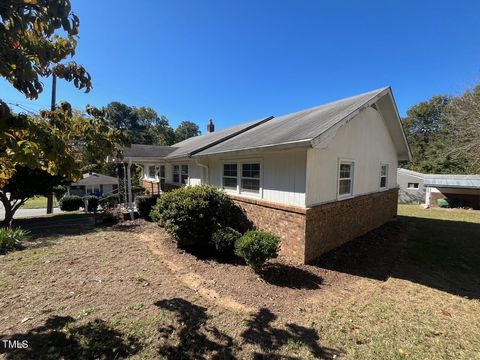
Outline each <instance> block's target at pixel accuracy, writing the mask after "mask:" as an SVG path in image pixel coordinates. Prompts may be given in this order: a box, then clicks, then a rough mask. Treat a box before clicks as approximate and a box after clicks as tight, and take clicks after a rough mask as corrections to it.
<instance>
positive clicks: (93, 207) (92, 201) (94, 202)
mask: <svg viewBox="0 0 480 360" xmlns="http://www.w3.org/2000/svg"><path fill="white" fill-rule="evenodd" d="M82 200H83V205H82V207H83V208H85V200H87V201H88V209H87V211H89V212H96V211H97V208H98V197H96V196H95V195H85V196H84V197H83V198H82Z"/></svg>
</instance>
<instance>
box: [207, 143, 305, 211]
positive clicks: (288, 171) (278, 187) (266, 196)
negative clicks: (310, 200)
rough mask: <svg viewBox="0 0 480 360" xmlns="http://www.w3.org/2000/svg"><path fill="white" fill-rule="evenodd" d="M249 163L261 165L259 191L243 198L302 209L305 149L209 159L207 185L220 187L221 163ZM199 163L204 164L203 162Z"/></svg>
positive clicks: (303, 202)
mask: <svg viewBox="0 0 480 360" xmlns="http://www.w3.org/2000/svg"><path fill="white" fill-rule="evenodd" d="M249 160H251V161H252V162H253V161H259V162H260V163H261V187H262V191H261V194H260V195H259V196H254V195H244V196H254V197H257V198H261V199H263V200H267V201H272V202H277V203H281V204H287V205H296V206H302V207H304V206H305V183H306V177H305V174H306V149H297V150H288V151H287V150H285V151H276V152H264V153H258V154H257V153H255V154H254V155H243V156H242V155H237V156H233V155H229V156H212V157H209V159H208V166H209V182H210V183H211V184H213V185H215V186H217V187H221V185H222V173H223V163H224V162H227V161H232V162H238V161H249ZM200 162H201V163H205V164H207V160H205V159H203V160H201V161H200ZM240 196H242V195H240Z"/></svg>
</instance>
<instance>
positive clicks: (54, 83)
mask: <svg viewBox="0 0 480 360" xmlns="http://www.w3.org/2000/svg"><path fill="white" fill-rule="evenodd" d="M56 98H57V75H55V74H52V104H51V107H50V110H52V111H54V110H55V107H56V103H57V99H56ZM51 213H53V192H52V193H50V194H48V196H47V214H51Z"/></svg>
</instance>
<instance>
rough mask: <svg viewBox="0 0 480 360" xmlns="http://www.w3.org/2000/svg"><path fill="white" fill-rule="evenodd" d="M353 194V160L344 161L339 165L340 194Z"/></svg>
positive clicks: (343, 195)
mask: <svg viewBox="0 0 480 360" xmlns="http://www.w3.org/2000/svg"><path fill="white" fill-rule="evenodd" d="M352 194H353V162H350V161H342V162H340V166H339V167H338V196H339V197H345V196H349V195H352Z"/></svg>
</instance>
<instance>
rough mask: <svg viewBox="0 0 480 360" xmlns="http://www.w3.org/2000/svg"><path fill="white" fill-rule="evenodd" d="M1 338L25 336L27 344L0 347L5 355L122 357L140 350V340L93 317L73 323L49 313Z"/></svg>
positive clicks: (28, 357) (20, 356) (26, 357)
mask: <svg viewBox="0 0 480 360" xmlns="http://www.w3.org/2000/svg"><path fill="white" fill-rule="evenodd" d="M3 340H10V341H12V340H18V341H20V342H22V341H24V340H26V341H27V342H28V348H24V349H8V348H5V347H3V346H2V347H0V353H3V356H4V358H5V359H12V360H13V359H15V360H23V359H25V360H26V359H40V360H41V359H123V358H126V357H128V356H130V355H134V354H136V353H137V352H139V351H140V350H141V344H140V342H139V341H138V340H137V339H136V338H134V337H131V336H128V337H126V336H124V335H123V334H122V333H120V332H118V331H117V330H115V329H113V328H111V327H110V326H109V325H108V324H107V323H106V322H105V321H103V320H101V319H96V320H94V321H91V322H88V323H86V324H81V325H77V324H75V319H74V318H72V317H70V316H52V317H50V318H48V319H47V321H46V322H45V324H44V325H42V326H39V327H37V328H34V329H31V330H30V331H28V332H26V333H23V334H20V333H18V334H13V335H10V336H1V337H0V341H2V345H3Z"/></svg>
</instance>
